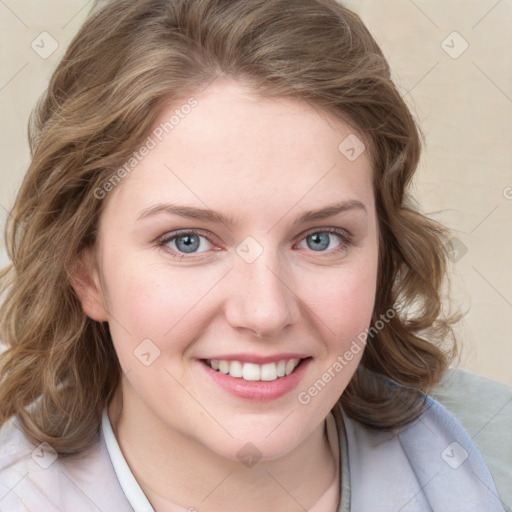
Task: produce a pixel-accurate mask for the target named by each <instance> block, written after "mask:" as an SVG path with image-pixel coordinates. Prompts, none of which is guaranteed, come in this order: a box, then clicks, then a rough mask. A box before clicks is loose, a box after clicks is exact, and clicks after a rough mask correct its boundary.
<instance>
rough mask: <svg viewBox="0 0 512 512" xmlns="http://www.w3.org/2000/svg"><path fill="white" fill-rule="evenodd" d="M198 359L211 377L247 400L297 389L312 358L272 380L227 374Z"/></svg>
mask: <svg viewBox="0 0 512 512" xmlns="http://www.w3.org/2000/svg"><path fill="white" fill-rule="evenodd" d="M197 361H198V363H199V365H200V366H201V367H202V368H203V370H204V371H205V372H206V374H207V375H208V377H209V378H210V379H212V380H213V381H214V382H215V383H216V384H218V385H219V386H220V387H221V388H223V389H225V390H226V391H228V392H229V393H231V394H232V395H235V396H237V397H239V398H244V399H246V400H256V401H264V400H276V399H277V398H280V397H282V396H284V395H286V393H289V392H290V391H292V390H293V389H295V388H296V387H297V386H298V384H299V382H300V380H301V379H302V377H303V375H304V373H305V371H306V369H307V367H308V365H309V363H310V361H311V358H307V359H303V360H302V361H301V362H300V364H299V365H298V366H297V367H296V368H295V370H293V372H292V373H290V375H287V376H286V377H278V378H277V379H276V380H271V381H248V380H244V379H242V378H237V377H231V375H225V374H223V373H220V372H218V371H216V370H214V369H213V368H210V367H209V366H208V365H207V364H206V363H204V362H203V361H201V360H197Z"/></svg>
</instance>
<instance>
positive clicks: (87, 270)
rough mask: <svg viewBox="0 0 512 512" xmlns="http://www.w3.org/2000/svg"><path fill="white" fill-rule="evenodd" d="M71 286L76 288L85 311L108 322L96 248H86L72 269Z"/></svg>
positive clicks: (91, 316) (88, 314)
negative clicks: (95, 252)
mask: <svg viewBox="0 0 512 512" xmlns="http://www.w3.org/2000/svg"><path fill="white" fill-rule="evenodd" d="M70 275H71V286H72V287H73V289H74V290H75V292H76V294H77V295H78V298H79V299H80V303H81V304H82V309H83V311H84V313H85V314H86V315H87V316H88V317H89V318H92V319H93V320H96V321H97V322H107V321H108V320H109V318H108V311H107V306H106V300H105V295H104V292H103V288H102V286H101V281H100V274H99V268H98V264H97V261H96V258H95V254H94V248H92V247H89V248H87V249H85V250H84V251H83V252H82V253H81V254H80V256H79V257H78V258H77V260H76V261H75V263H74V264H73V265H72V269H71V270H70Z"/></svg>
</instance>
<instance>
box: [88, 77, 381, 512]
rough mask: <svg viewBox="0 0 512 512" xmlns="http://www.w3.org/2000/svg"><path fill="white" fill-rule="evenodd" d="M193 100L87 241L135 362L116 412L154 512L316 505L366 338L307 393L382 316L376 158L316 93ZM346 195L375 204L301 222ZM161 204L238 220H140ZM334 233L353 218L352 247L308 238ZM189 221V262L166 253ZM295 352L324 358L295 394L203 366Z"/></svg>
mask: <svg viewBox="0 0 512 512" xmlns="http://www.w3.org/2000/svg"><path fill="white" fill-rule="evenodd" d="M194 97H195V98H196V99H197V101H198V105H197V106H196V107H195V108H194V109H193V110H192V112H191V113H190V114H189V115H188V116H186V117H185V118H184V119H182V120H180V123H179V125H178V126H176V127H175V129H174V130H173V131H172V132H171V133H170V134H169V135H167V136H166V137H165V138H164V139H163V140H162V141H161V142H159V144H158V145H157V147H156V148H154V149H152V150H151V152H150V153H149V154H148V155H147V156H146V157H145V158H144V159H143V160H142V161H141V163H139V164H138V166H137V167H136V169H135V170H134V171H133V172H131V173H130V174H129V175H128V176H127V177H126V178H125V179H124V180H123V181H122V183H121V184H119V185H118V186H117V187H116V188H115V189H114V190H113V191H111V192H110V193H109V194H108V196H107V197H106V198H105V199H104V201H106V204H104V205H103V206H104V211H103V213H102V217H101V221H100V226H99V235H98V240H97V244H96V246H95V247H94V250H93V251H90V252H87V253H84V258H83V260H84V262H85V266H84V267H85V268H86V271H85V273H84V274H83V275H81V280H82V283H83V286H82V288H81V289H80V290H79V294H80V296H81V299H82V306H83V309H84V312H85V313H86V314H87V315H88V316H89V317H91V318H93V319H94V320H97V321H107V322H108V323H109V326H110V331H111V334H112V339H113V342H114V346H115V349H116V352H117V355H118V357H119V360H120V363H121V366H122V368H123V371H124V375H123V379H122V386H121V387H120V388H119V390H118V393H117V395H116V398H115V399H114V401H113V402H112V404H111V405H110V407H109V416H110V419H111V422H112V424H113V428H114V432H115V434H116V437H117V439H118V442H119V444H120V447H121V449H122V451H123V453H124V456H125V458H126V460H127V462H128V464H129V465H130V467H131V469H132V471H133V473H134V475H135V477H136V478H137V480H138V482H139V483H140V485H141V487H142V489H143V490H144V492H145V493H146V495H147V496H148V499H149V500H150V501H151V503H152V504H153V506H154V508H155V510H157V511H165V510H169V507H170V505H169V503H178V504H180V505H181V506H183V507H185V508H187V507H193V506H195V507H196V508H197V510H199V511H200V512H203V511H210V510H211V511H214V510H222V511H224V512H229V511H231V510H233V511H234V510H241V509H242V510H246V511H249V512H250V511H261V510H282V511H298V510H304V508H307V507H310V506H312V505H313V504H314V503H315V502H316V501H317V500H318V499H319V497H320V496H321V495H322V494H323V493H324V492H325V490H326V489H327V488H328V487H329V486H330V485H331V483H332V481H333V478H334V474H335V473H334V472H335V467H334V463H333V456H332V453H331V450H330V449H329V445H328V442H327V438H326V431H325V418H326V416H327V414H328V413H329V411H330V410H331V408H332V407H333V405H334V404H335V402H336V401H337V399H338V398H339V396H340V395H341V394H342V392H343V390H344V389H345V387H346V385H347V384H348V382H349V380H350V378H351V376H352V375H353V373H354V371H355V369H356V367H357V365H358V363H359V361H360V358H361V356H362V351H360V352H359V353H358V354H356V355H355V356H354V358H353V359H352V360H351V361H350V362H348V364H347V365H346V366H344V367H343V370H342V371H340V372H337V373H336V376H335V377H334V378H332V380H331V381H330V382H329V383H328V384H327V385H326V386H325V388H324V389H323V390H322V391H321V392H320V393H318V395H317V396H315V397H314V398H312V399H311V401H310V402H309V403H308V404H307V405H303V404H301V403H299V401H298V394H299V392H301V391H305V390H307V389H308V388H309V387H310V386H311V385H312V384H313V383H314V382H315V381H316V380H317V379H319V378H320V377H321V375H322V374H323V373H324V372H325V371H326V370H327V369H328V368H329V367H332V364H333V362H334V361H336V358H337V357H338V356H339V355H342V354H344V353H345V351H346V350H348V349H349V347H350V344H351V343H352V341H353V340H354V339H355V338H356V337H357V335H358V334H360V333H361V332H362V331H363V330H364V329H365V328H366V327H368V326H369V324H370V318H371V313H372V310H373V306H374V301H375V293H376V280H377V262H378V236H379V235H378V224H377V218H376V211H375V202H374V195H373V189H372V181H371V177H372V169H371V162H370V158H369V155H368V154H367V153H368V152H367V151H365V152H363V153H362V154H361V155H360V156H359V157H358V158H357V159H356V160H355V161H349V160H348V159H347V158H346V157H345V156H344V155H343V154H342V153H341V152H340V151H339V149H338V145H339V144H340V143H341V142H342V141H343V140H344V139H345V138H346V137H347V135H349V134H351V133H356V132H355V131H354V130H353V129H352V128H351V127H350V126H349V125H348V124H346V123H344V122H342V121H340V120H338V119H334V118H332V117H329V116H328V115H326V114H321V113H319V112H318V111H315V110H313V108H312V107H311V106H310V105H308V104H306V103H302V102H299V101H297V100H293V99H262V98H260V97H258V96H256V95H255V94H254V93H253V92H252V91H251V90H250V89H247V88H246V87H242V86H241V85H239V84H237V83H235V82H233V81H228V80H225V81H216V82H214V83H213V84H212V85H211V86H210V87H208V88H207V89H206V90H205V91H203V92H201V93H200V94H198V95H195V96H194ZM175 108H176V105H173V106H172V107H169V108H166V109H165V110H163V111H162V112H161V116H160V118H159V120H158V121H157V123H156V124H155V125H156V126H157V125H159V124H160V123H161V122H165V120H167V119H169V117H170V116H171V115H172V113H173V111H174V109H175ZM359 138H360V139H362V137H359ZM346 200H357V201H360V202H361V203H363V204H364V206H365V208H366V211H364V210H363V209H352V210H348V211H346V212H342V213H338V214H336V215H335V216H332V217H329V218H325V219H318V220H314V221H309V222H307V223H302V224H300V225H295V226H294V225H293V221H294V219H295V217H296V216H298V215H299V214H301V213H302V212H304V211H309V210H316V209H320V208H322V207H325V206H327V205H330V204H332V203H337V202H340V201H346ZM158 203H179V204H180V205H187V206H195V207H198V208H210V209H213V210H215V211H218V212H221V213H223V214H225V215H229V216H232V217H233V218H234V220H235V221H236V222H235V223H234V224H233V225H232V226H229V227H228V226H227V225H225V224H223V223H215V222H212V221H198V220H192V219H187V218H183V217H179V216H175V215H169V214H166V213H162V214H159V215H156V216H150V217H147V218H145V219H142V220H140V221H137V217H138V216H139V214H140V213H141V212H142V211H143V210H144V209H146V208H148V207H151V206H154V205H155V204H158ZM328 228H339V229H341V230H346V231H348V232H349V233H350V234H351V235H352V237H353V241H352V244H351V245H348V246H346V247H344V246H343V240H342V239H341V238H339V237H338V235H336V234H331V235H329V234H327V235H324V236H326V237H327V240H329V246H328V247H327V248H326V249H322V250H321V251H315V250H314V249H312V248H310V246H308V243H307V240H311V237H309V238H307V237H306V235H312V234H314V233H325V231H323V230H325V229H328ZM184 229H197V230H199V233H198V234H200V235H205V236H207V237H208V238H201V246H200V247H199V248H198V250H197V251H196V252H194V253H191V254H190V256H191V258H190V259H187V260H180V258H179V256H180V252H179V250H178V248H177V247H178V246H177V242H178V240H175V241H174V242H169V243H168V244H167V249H168V250H167V251H166V250H165V248H164V247H162V246H159V245H158V239H159V238H162V237H163V236H164V235H166V234H171V233H173V232H175V231H177V230H184ZM209 233H211V235H209ZM248 236H251V237H253V238H254V239H255V240H257V242H258V243H259V244H260V246H261V247H262V249H263V252H262V254H261V255H259V257H257V258H256V259H255V261H253V262H252V263H248V262H247V261H245V260H244V259H243V258H242V257H240V256H239V255H238V253H237V252H236V249H237V247H238V246H239V244H240V243H241V242H242V241H243V240H244V239H246V237H248ZM181 240H183V239H181ZM182 246H183V244H180V247H182ZM339 247H342V250H341V251H339V252H336V249H337V248H339ZM171 249H174V250H175V254H174V255H173V254H171ZM181 254H182V253H181ZM148 338H149V339H150V340H152V343H154V345H155V346H157V347H158V349H159V350H160V355H159V357H157V358H156V359H155V360H154V361H153V362H152V363H151V364H150V365H149V366H145V365H144V364H142V363H141V361H140V360H139V359H137V358H136V357H135V356H134V350H136V348H137V347H138V346H139V345H140V343H141V342H142V341H143V340H144V339H148ZM282 352H303V353H307V354H309V355H310V356H311V357H312V360H311V361H310V364H309V366H308V368H307V371H306V373H305V374H304V376H303V378H302V380H301V382H300V383H299V385H298V387H297V388H296V389H294V390H292V391H291V392H289V393H287V394H286V395H284V396H283V397H281V398H278V399H275V400H269V401H259V402H256V401H252V400H247V399H242V398H239V397H234V396H232V395H230V394H228V393H227V392H226V391H225V390H223V389H222V388H220V387H219V386H217V385H216V384H214V383H212V381H211V380H210V379H209V378H208V377H207V375H206V373H205V371H204V369H203V368H202V367H201V366H200V364H201V363H198V359H200V358H206V357H208V356H211V355H212V354H224V355H225V354H228V353H256V354H260V355H273V354H277V353H282ZM247 442H251V443H252V444H253V445H254V446H255V447H257V450H258V451H259V453H260V455H261V457H262V458H261V459H260V460H259V462H258V463H257V464H256V465H255V466H253V467H250V468H249V467H247V466H246V465H244V464H242V463H241V461H240V460H239V459H238V458H237V452H238V451H239V450H240V449H241V448H242V447H243V446H244V445H245V444H246V443H247ZM171 454H172V455H171ZM306 461H307V463H306ZM277 482H279V484H278V483H277ZM205 496H206V497H207V498H206V499H205ZM334 506H335V504H334V503H333V507H334Z"/></svg>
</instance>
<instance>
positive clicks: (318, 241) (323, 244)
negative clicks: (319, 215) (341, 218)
mask: <svg viewBox="0 0 512 512" xmlns="http://www.w3.org/2000/svg"><path fill="white" fill-rule="evenodd" d="M322 237H323V239H322ZM306 240H307V241H308V242H307V243H308V247H309V248H310V249H313V250H314V251H321V250H323V249H325V248H327V247H328V246H329V233H313V234H312V235H309V236H308V237H306ZM310 240H314V244H310V243H309V241H310Z"/></svg>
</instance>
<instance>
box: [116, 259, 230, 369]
mask: <svg viewBox="0 0 512 512" xmlns="http://www.w3.org/2000/svg"><path fill="white" fill-rule="evenodd" d="M222 275H223V270H222V269H219V270H218V271H212V269H209V270H204V271H201V270H200V269H199V268H198V267H182V268H176V269H174V270H171V269H170V268H169V267H168V266H166V265H165V263H164V264H161V263H158V264H154V265H148V264H147V262H144V261H143V259H142V261H141V260H137V259H135V258H134V259H133V260H132V261H130V260H125V261H124V262H122V263H120V264H118V265H117V266H115V267H112V268H111V271H110V273H109V274H108V279H107V287H108V290H109V299H110V300H109V313H110V316H111V317H112V319H113V321H112V322H110V325H111V329H113V330H114V331H115V335H114V332H112V336H113V338H114V340H118V343H117V344H116V349H119V352H120V353H119V352H118V353H119V357H120V359H122V358H123V355H122V353H123V352H124V353H128V352H130V353H131V352H133V350H134V348H135V347H136V346H137V345H138V344H139V343H141V342H142V341H143V340H144V339H146V338H148V339H150V340H152V341H154V342H155V344H156V345H157V346H158V347H159V348H160V349H161V351H162V352H164V351H165V353H166V354H171V353H177V352H181V351H183V350H185V349H186V347H187V346H188V344H189V342H190V339H193V337H194V334H195V331H198V329H200V328H201V325H202V324H203V323H205V322H206V321H207V320H208V318H207V316H208V314H207V313H205V311H204V308H202V307H201V305H202V304H203V301H205V299H207V295H208V293H209V292H211V291H212V290H213V289H214V287H215V285H216V283H218V282H219V280H220V278H221V277H222ZM206 302H207V300H206ZM199 311H202V313H201V315H200V316H199V317H198V315H199ZM184 333H186V335H184Z"/></svg>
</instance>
